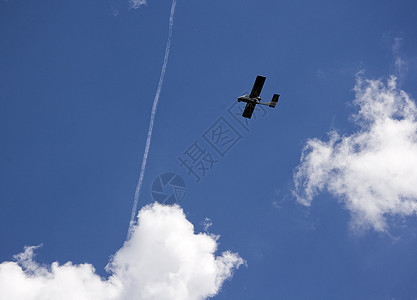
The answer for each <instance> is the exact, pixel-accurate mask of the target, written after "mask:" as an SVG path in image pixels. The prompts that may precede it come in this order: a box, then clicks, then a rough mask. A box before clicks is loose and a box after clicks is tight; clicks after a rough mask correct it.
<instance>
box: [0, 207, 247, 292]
mask: <svg viewBox="0 0 417 300" xmlns="http://www.w3.org/2000/svg"><path fill="white" fill-rule="evenodd" d="M36 248H37V247H26V248H25V251H24V252H23V253H20V254H18V255H16V256H15V259H16V262H9V261H7V262H3V263H1V264H0V299H25V300H27V299H45V300H46V299H48V300H49V299H64V300H65V299H79V300H83V299H89V300H91V299H162V300H163V299H184V300H187V299H190V300H191V299H205V298H207V297H209V296H213V295H215V294H217V293H218V292H219V290H220V288H221V286H222V284H223V282H224V281H225V280H226V279H230V278H231V277H232V275H233V271H234V270H235V269H236V268H239V266H240V265H241V264H243V263H244V261H243V260H242V258H240V257H239V255H237V254H235V253H231V252H229V251H226V252H224V253H222V255H221V256H217V257H216V256H215V252H216V249H217V237H216V236H211V235H208V234H205V233H199V234H195V233H194V227H193V225H192V224H191V223H190V222H189V221H188V220H187V219H186V217H185V215H184V213H183V211H182V210H181V208H180V207H179V206H163V205H159V204H154V205H149V206H146V207H144V208H143V209H142V210H141V211H140V212H139V224H138V225H137V226H136V227H135V228H134V231H133V234H132V237H131V239H130V240H128V241H126V242H125V244H124V245H123V247H122V248H121V249H120V250H119V251H118V252H117V253H116V254H115V255H114V256H113V258H112V260H111V262H110V263H109V264H108V265H107V267H106V269H107V270H108V271H109V272H110V273H111V275H110V276H109V278H108V279H104V278H101V277H100V276H98V275H97V274H96V273H95V270H94V267H93V266H92V265H90V264H80V265H73V264H72V263H71V262H67V263H66V264H64V265H59V264H58V263H56V262H54V263H53V264H52V265H51V266H47V267H46V266H40V265H38V264H37V263H36V262H34V261H33V252H34V250H35V249H36Z"/></svg>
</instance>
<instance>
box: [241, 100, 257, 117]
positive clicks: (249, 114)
mask: <svg viewBox="0 0 417 300" xmlns="http://www.w3.org/2000/svg"><path fill="white" fill-rule="evenodd" d="M255 105H256V104H254V103H247V104H246V106H245V110H244V111H243V114H242V116H243V117H245V118H248V119H250V118H251V117H252V113H253V111H254V109H255Z"/></svg>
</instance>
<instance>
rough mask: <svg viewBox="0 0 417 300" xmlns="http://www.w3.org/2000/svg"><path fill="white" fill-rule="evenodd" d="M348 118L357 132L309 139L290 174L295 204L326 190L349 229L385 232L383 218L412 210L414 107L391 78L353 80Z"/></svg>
mask: <svg viewBox="0 0 417 300" xmlns="http://www.w3.org/2000/svg"><path fill="white" fill-rule="evenodd" d="M354 91H355V93H356V97H355V100H354V104H355V105H356V106H358V108H359V110H358V112H357V113H356V114H354V115H353V120H354V121H355V122H356V123H357V124H358V125H359V127H360V130H359V131H357V132H356V133H353V134H351V135H344V136H340V135H339V134H338V133H337V132H335V131H331V132H329V140H328V141H321V140H319V139H316V138H314V139H309V140H308V141H307V143H306V145H305V147H304V150H303V154H302V156H301V161H300V164H299V166H298V167H297V168H296V169H295V171H294V183H295V191H294V195H295V196H296V198H297V200H298V201H299V202H300V203H302V204H304V205H306V206H308V205H310V204H311V202H312V200H313V198H314V197H315V196H316V195H317V194H318V193H319V192H321V191H324V190H327V191H328V192H330V193H331V194H332V195H333V196H334V197H336V198H337V199H339V201H341V202H343V203H344V205H345V207H346V208H347V209H348V210H349V211H350V212H351V215H352V222H351V225H352V226H353V227H354V228H361V229H367V228H369V227H372V228H374V229H375V230H377V231H385V230H386V229H387V221H386V218H387V216H410V215H413V214H415V213H416V212H417V109H416V105H415V103H414V102H413V100H412V99H410V97H409V96H408V95H407V93H405V92H404V91H402V90H400V89H398V88H397V86H396V78H395V77H391V78H390V79H389V80H388V82H387V83H386V84H384V83H383V82H382V81H381V80H367V79H363V78H362V74H359V75H358V77H357V82H356V85H355V88H354Z"/></svg>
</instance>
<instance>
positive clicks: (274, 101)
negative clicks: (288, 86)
mask: <svg viewBox="0 0 417 300" xmlns="http://www.w3.org/2000/svg"><path fill="white" fill-rule="evenodd" d="M278 98H279V95H277V94H274V96H272V100H271V102H269V107H275V105H277V102H278Z"/></svg>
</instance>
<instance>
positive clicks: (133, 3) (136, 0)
mask: <svg viewBox="0 0 417 300" xmlns="http://www.w3.org/2000/svg"><path fill="white" fill-rule="evenodd" d="M145 4H147V2H146V0H129V5H130V8H133V9H137V8H139V7H141V6H142V5H145Z"/></svg>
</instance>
